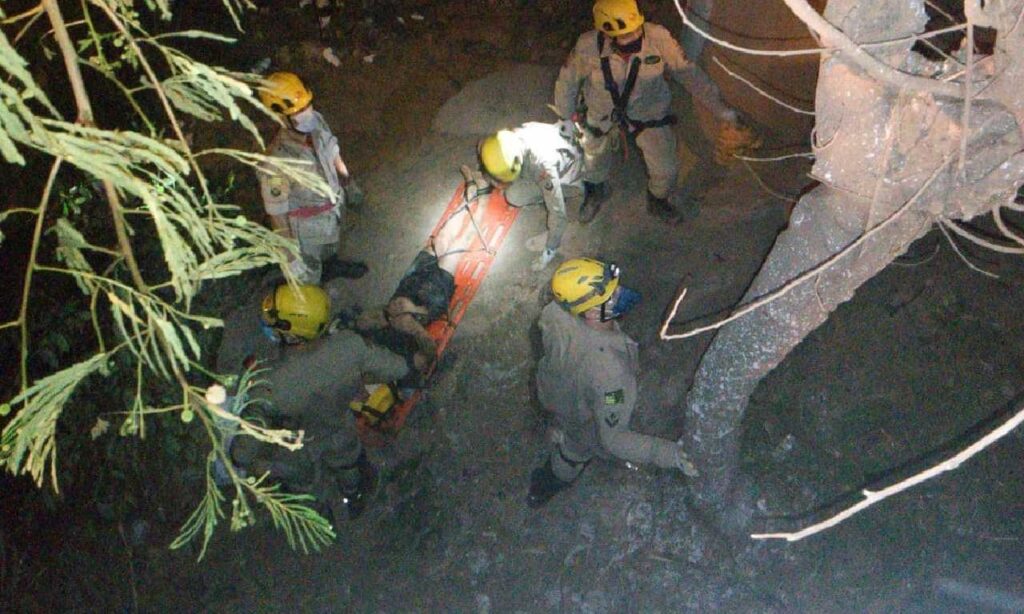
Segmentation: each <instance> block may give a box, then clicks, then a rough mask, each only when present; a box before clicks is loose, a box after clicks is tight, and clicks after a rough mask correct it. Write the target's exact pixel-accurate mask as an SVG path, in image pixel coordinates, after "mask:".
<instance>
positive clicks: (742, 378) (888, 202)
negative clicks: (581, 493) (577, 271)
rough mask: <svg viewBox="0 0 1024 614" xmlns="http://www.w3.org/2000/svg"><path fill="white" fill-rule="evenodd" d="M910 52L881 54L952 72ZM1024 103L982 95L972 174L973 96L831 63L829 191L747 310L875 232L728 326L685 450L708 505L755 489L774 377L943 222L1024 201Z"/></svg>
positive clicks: (781, 248) (863, 8)
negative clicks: (752, 466)
mask: <svg viewBox="0 0 1024 614" xmlns="http://www.w3.org/2000/svg"><path fill="white" fill-rule="evenodd" d="M1007 4H1013V5H1015V6H1017V7H1018V8H1019V5H1020V4H1021V3H1020V1H1019V0H1018V1H1016V2H1008V3H1007ZM825 17H826V18H827V19H828V20H829V21H830V22H831V23H832V24H834V25H836V26H838V27H839V29H840V30H841V31H842V32H844V33H846V35H847V36H850V37H851V38H853V40H854V41H855V42H858V43H864V42H869V41H880V40H892V39H897V38H901V37H908V36H912V35H913V34H915V33H918V32H920V31H921V30H922V28H923V26H924V23H925V13H924V7H923V2H922V0H890V1H888V2H884V3H877V2H867V1H857V0H831V1H830V2H829V3H828V8H827V10H826V12H825ZM1020 29H1024V28H1020ZM1001 38H1003V37H1001ZM1014 38H1019V37H1016V36H1014V37H1009V36H1008V37H1005V40H1006V41H1012V39H1014ZM910 45H911V43H910V42H908V43H907V44H906V45H902V46H899V45H893V46H891V47H886V48H882V50H881V51H880V50H879V49H877V48H875V49H874V50H873V51H872V53H873V55H874V56H875V58H877V59H879V60H881V61H883V62H885V63H886V64H888V65H889V66H891V67H893V68H896V69H898V70H900V71H902V72H904V73H908V74H917V75H918V76H921V75H926V76H933V75H935V74H938V71H940V70H941V69H942V67H941V66H939V65H935V64H932V63H929V62H927V61H926V60H924V59H923V58H921V57H920V56H918V55H917V54H914V53H912V52H911V51H910ZM997 53H1002V54H1003V55H1002V57H1001V59H1000V62H1001V63H1002V64H1003V65H1004V66H1008V68H1007V72H1008V73H1009V74H1015V71H1016V70H1017V67H1019V66H1021V65H1022V64H1024V62H1022V59H1024V58H1022V54H1021V46H1020V45H1019V44H1017V45H1016V46H1013V45H1010V46H1008V47H1007V46H1004V47H1003V49H1002V51H1000V50H999V49H997ZM1011 54H1012V55H1011ZM1018 83H1020V81H1018ZM999 93H1000V94H1003V92H1002V91H1000V92H999ZM1015 96H1016V100H1018V104H1017V105H1016V106H1014V105H1012V104H1006V101H1004V100H993V99H980V98H978V99H975V100H973V101H972V107H971V110H970V114H969V116H968V117H969V123H970V127H969V129H968V130H966V138H967V141H966V149H965V150H964V151H965V153H966V155H964V156H963V165H962V171H961V165H960V157H961V154H960V152H961V150H962V145H963V144H962V142H961V141H962V138H964V136H965V130H964V127H963V125H962V123H961V122H962V119H963V117H964V113H963V109H964V100H963V99H950V98H939V97H936V95H935V94H933V93H928V92H922V91H916V90H914V89H912V87H911V86H908V87H905V88H902V89H901V88H895V87H892V86H891V85H884V84H883V83H882V82H880V81H879V80H877V79H876V78H875V77H873V76H871V75H869V74H868V73H866V72H865V71H864V70H863V69H862V68H861V67H860V66H859V65H858V64H856V63H855V62H853V61H851V58H850V57H849V56H847V55H844V54H841V53H833V54H831V55H826V56H823V59H822V62H821V65H820V68H819V75H818V86H817V93H816V100H815V108H816V114H817V120H816V128H815V133H814V143H813V146H814V151H815V154H816V162H815V165H814V169H813V174H814V175H815V177H816V178H817V179H818V180H819V181H820V185H818V186H817V187H816V188H815V189H813V190H812V191H811V192H809V193H807V194H806V195H805V196H804V197H803V198H801V200H800V202H799V203H798V204H797V206H796V207H795V208H794V210H793V214H792V218H791V220H790V224H789V227H788V228H787V229H786V230H785V231H783V232H782V233H781V234H780V235H779V237H778V239H777V241H776V244H775V245H774V247H773V248H772V250H771V252H770V253H769V255H768V257H767V259H766V261H765V263H764V264H763V265H762V268H761V270H760V271H759V272H758V274H757V276H756V278H755V279H754V281H753V282H752V284H751V286H750V288H749V289H748V291H747V292H746V295H745V296H744V299H743V300H742V301H741V303H747V302H749V301H751V300H753V299H756V298H758V297H760V296H763V295H764V294H766V293H769V292H771V291H773V290H775V289H777V288H779V287H781V286H783V285H784V284H785V283H786V282H788V281H789V280H792V279H793V278H795V277H797V276H799V275H801V274H802V273H805V272H806V271H809V270H811V269H813V268H815V267H816V266H817V265H818V264H819V263H822V262H824V261H826V260H829V259H830V258H832V257H833V256H835V255H836V254H838V253H839V252H841V251H842V250H843V249H844V248H846V247H848V246H850V244H851V243H853V242H855V241H857V240H858V239H859V238H860V237H862V235H864V234H865V233H866V232H868V231H871V232H872V234H871V236H870V238H868V239H867V240H866V241H864V242H863V243H862V244H861V245H859V246H858V247H856V248H854V249H853V250H852V251H850V253H848V254H846V255H845V256H842V257H840V258H839V259H837V260H836V261H835V262H833V263H832V265H831V266H830V267H829V268H826V269H824V270H823V271H822V272H821V273H820V274H818V275H816V276H814V277H813V278H811V279H809V280H808V281H807V282H805V283H803V284H802V285H799V286H797V287H795V288H793V289H792V290H791V291H790V292H788V293H785V294H783V295H782V296H781V297H780V298H778V299H777V300H775V301H773V302H771V303H769V304H768V305H767V306H765V307H762V308H761V309H758V310H756V311H754V312H753V313H751V314H749V315H747V316H745V317H743V318H741V319H739V320H736V321H734V322H732V323H731V324H729V325H727V326H725V327H723V328H722V329H720V330H719V331H718V334H717V336H716V337H715V339H714V340H713V341H712V343H711V345H710V346H709V347H708V350H707V351H706V353H705V354H704V356H703V358H702V359H701V362H700V365H699V366H698V369H697V373H696V376H695V379H694V384H693V386H692V388H691V390H690V392H689V395H688V398H687V408H686V427H687V433H686V436H685V441H684V443H685V445H686V447H687V452H688V453H689V455H690V458H691V459H692V460H693V461H694V462H695V463H696V465H697V467H698V469H699V471H700V476H699V477H698V478H696V479H695V481H694V495H695V498H696V501H697V503H698V504H699V505H701V506H702V507H706V508H709V509H712V510H718V511H722V510H725V509H727V508H728V507H729V506H731V505H733V504H734V502H735V501H734V500H735V499H736V496H742V495H743V493H734V492H732V484H733V482H734V478H735V476H736V475H737V471H738V459H739V450H738V448H739V441H740V433H741V426H742V420H743V415H744V412H745V410H746V408H747V404H748V401H749V398H750V395H751V394H752V393H753V391H754V389H755V387H756V386H757V384H758V382H760V381H761V379H762V378H763V377H764V376H765V375H767V374H768V372H769V371H771V370H772V369H773V368H775V367H776V366H777V365H778V364H779V363H780V362H781V361H782V360H783V359H784V358H785V357H786V355H787V354H788V353H789V352H790V351H791V350H792V349H793V348H794V347H795V346H796V345H797V344H798V343H800V341H802V340H803V339H804V338H805V337H806V336H807V335H808V334H809V333H810V332H811V331H813V330H814V329H815V328H816V327H817V326H819V325H820V324H821V323H823V322H824V321H825V320H826V319H827V318H828V315H829V314H830V313H831V312H832V311H833V310H835V309H836V307H838V306H839V305H840V304H841V303H843V302H845V301H847V300H849V299H850V298H851V297H852V296H853V294H854V292H855V291H856V289H857V288H858V287H859V286H860V285H861V284H863V283H864V282H866V281H867V280H869V279H871V277H873V276H874V275H875V274H876V273H878V272H879V271H881V270H882V269H883V268H885V266H886V265H888V264H889V262H891V261H892V260H893V259H894V258H895V257H896V256H898V255H899V254H901V253H903V252H904V251H905V250H906V249H907V247H908V246H909V245H910V243H912V242H913V241H914V240H915V239H917V238H919V237H921V236H922V235H924V234H925V233H926V232H927V231H928V230H929V229H930V228H931V225H932V224H933V223H934V222H935V221H936V220H937V219H939V218H949V219H970V218H971V217H974V216H976V215H980V214H984V213H988V212H990V211H991V210H992V209H993V208H994V207H996V206H999V205H1001V204H1005V203H1008V202H1010V201H1012V199H1013V197H1014V195H1015V193H1016V189H1017V186H1018V185H1019V184H1020V183H1021V181H1022V177H1024V160H1022V156H1021V154H1020V153H1018V152H1019V151H1020V149H1021V138H1020V131H1019V129H1018V124H1017V122H1016V121H1015V118H1014V116H1015V115H1016V114H1017V112H1018V111H1017V109H1018V108H1019V106H1020V105H1019V100H1020V98H1021V97H1020V94H1019V93H1018V94H1016V95H1015ZM879 225H881V227H880V228H878V227H879ZM873 228H874V229H875V230H873V231H872V230H871V229H873Z"/></svg>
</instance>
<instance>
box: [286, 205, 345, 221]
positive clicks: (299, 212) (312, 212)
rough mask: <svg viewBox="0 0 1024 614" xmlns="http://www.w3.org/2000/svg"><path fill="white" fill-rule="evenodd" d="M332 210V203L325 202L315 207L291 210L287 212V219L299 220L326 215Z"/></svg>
mask: <svg viewBox="0 0 1024 614" xmlns="http://www.w3.org/2000/svg"><path fill="white" fill-rule="evenodd" d="M333 208H334V203H331V202H326V203H324V204H322V205H320V206H317V207H299V208H298V209H292V210H291V211H289V212H288V217H297V218H299V219H306V218H309V217H313V216H316V215H320V214H321V213H327V212H328V211H330V210H331V209H333Z"/></svg>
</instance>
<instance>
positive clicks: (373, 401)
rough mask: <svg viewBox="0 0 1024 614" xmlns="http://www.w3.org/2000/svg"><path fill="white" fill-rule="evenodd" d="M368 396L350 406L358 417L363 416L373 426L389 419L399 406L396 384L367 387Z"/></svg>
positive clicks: (351, 403)
mask: <svg viewBox="0 0 1024 614" xmlns="http://www.w3.org/2000/svg"><path fill="white" fill-rule="evenodd" d="M366 389H367V394H366V395H365V396H360V398H358V399H356V400H355V401H352V402H350V403H349V404H348V406H349V409H351V410H352V411H354V412H355V413H356V415H357V416H362V417H363V418H364V419H365V420H366V421H367V422H368V423H370V424H371V425H376V424H378V423H380V422H381V421H382V420H384V419H385V418H387V417H388V414H390V413H391V410H392V409H394V408H395V405H397V404H398V390H397V389H396V388H395V386H394V384H380V385H378V386H376V387H375V388H371V386H367V387H366Z"/></svg>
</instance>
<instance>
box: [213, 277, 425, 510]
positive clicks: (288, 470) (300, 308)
mask: <svg viewBox="0 0 1024 614" xmlns="http://www.w3.org/2000/svg"><path fill="white" fill-rule="evenodd" d="M260 318H261V322H262V325H263V327H264V329H265V331H266V332H267V333H268V334H270V335H271V336H272V337H274V338H275V339H277V340H279V341H280V343H281V344H282V345H283V347H282V348H281V349H282V351H281V352H280V354H279V356H278V358H276V359H274V360H271V361H269V362H268V363H266V364H265V365H261V366H262V367H265V368H267V369H268V371H267V372H265V373H261V374H260V375H259V380H260V383H259V384H258V385H257V386H255V387H254V388H253V390H252V394H253V396H254V397H256V398H258V399H263V400H264V401H266V403H254V404H253V407H254V408H257V409H258V410H259V411H261V412H262V413H263V414H265V415H264V416H263V417H264V418H266V419H268V420H270V421H272V422H277V423H282V422H283V423H284V424H285V425H286V426H288V428H291V429H293V430H296V431H299V430H301V431H303V439H302V441H303V446H302V447H301V448H299V449H298V450H295V451H291V450H288V449H285V448H283V447H281V446H277V445H273V444H268V443H264V442H260V441H258V440H256V439H254V438H252V437H245V436H238V437H235V438H234V440H233V442H232V446H231V456H232V459H233V460H234V461H235V463H237V464H238V465H240V466H241V467H243V468H245V469H246V470H247V471H248V472H249V474H250V475H254V476H261V475H263V474H265V473H268V472H269V474H270V475H271V477H272V478H273V479H275V480H278V481H280V482H282V483H284V485H285V486H286V487H288V488H289V489H290V490H294V491H300V492H309V493H311V494H313V495H314V496H315V497H316V498H317V500H318V501H319V502H320V504H321V509H323V511H325V512H328V513H331V514H332V515H333V516H334V517H335V518H337V516H338V514H339V512H340V511H341V510H346V511H347V515H348V517H349V518H355V517H357V516H358V515H359V514H361V513H362V511H363V509H364V508H365V505H366V498H367V496H368V495H369V494H370V493H371V492H372V489H373V486H374V482H375V473H376V472H375V470H374V468H373V466H372V465H371V464H370V462H369V461H368V460H367V458H366V453H365V451H364V450H363V446H362V444H361V443H360V441H359V437H358V435H357V431H356V425H355V419H354V418H353V416H352V413H351V411H350V410H349V409H348V403H349V401H350V400H351V399H353V398H354V397H355V396H356V395H357V393H358V392H359V390H360V389H361V388H362V385H363V383H364V381H365V382H376V383H385V382H392V381H395V380H398V379H400V378H402V377H403V376H405V374H406V373H407V367H406V361H405V359H404V358H402V357H400V356H398V355H397V354H393V353H391V352H389V351H387V350H385V349H383V348H380V347H377V346H374V345H372V344H368V343H366V342H365V341H364V340H363V338H362V337H360V336H359V335H357V334H355V333H354V332H352V331H350V330H347V329H341V330H338V331H330V330H329V329H330V327H329V322H330V299H329V297H328V295H327V293H326V292H324V290H322V289H321V288H319V287H317V286H309V285H305V286H298V287H297V288H295V287H292V286H288V285H283V284H282V285H280V286H278V287H276V288H274V289H273V290H272V291H271V292H269V293H268V294H267V295H266V297H264V299H263V302H262V306H261V310H260Z"/></svg>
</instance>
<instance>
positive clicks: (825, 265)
mask: <svg viewBox="0 0 1024 614" xmlns="http://www.w3.org/2000/svg"><path fill="white" fill-rule="evenodd" d="M952 160H953V155H952V154H950V155H947V156H946V159H945V161H943V163H942V164H941V165H939V167H938V168H936V169H935V170H934V171H932V174H931V176H930V177H928V180H927V181H925V182H924V184H923V185H922V186H921V187H920V188H918V190H917V192H915V193H914V195H913V196H911V197H910V198H909V199H908V200H907V202H905V203H903V204H902V205H900V207H899V208H898V209H896V211H894V212H893V213H892V215H890V216H889V217H887V218H886V219H884V220H882V222H880V223H879V224H878V225H877V226H875V227H873V228H871V230H868V231H867V232H865V233H864V234H862V235H860V236H859V237H857V239H856V240H855V241H853V242H852V243H850V244H849V245H847V246H846V247H845V248H843V249H842V250H840V251H838V252H836V253H835V254H833V255H832V256H830V257H829V258H826V259H825V260H823V261H821V262H820V263H818V265H817V266H815V267H813V268H811V269H808V270H807V271H805V272H803V273H801V274H800V275H798V276H796V277H794V278H793V279H791V280H789V281H788V282H786V283H785V284H783V285H782V286H780V287H778V288H776V289H775V290H772V291H771V292H769V293H767V294H764V295H762V296H760V297H758V298H757V299H755V300H753V301H751V302H750V303H747V304H746V305H744V306H743V307H741V308H739V309H737V310H736V311H735V312H733V313H732V314H730V315H729V316H728V317H726V318H724V319H722V320H719V321H718V322H715V323H713V324H708V325H707V326H700V327H698V328H695V329H693V330H690V331H687V332H685V333H679V334H677V335H669V334H667V331H668V327H669V326H670V325H671V324H672V320H674V319H675V317H676V312H677V311H678V310H679V304H680V303H681V302H682V300H683V297H684V296H686V289H683V292H682V293H681V294H680V295H679V296H678V297H677V298H676V301H675V304H673V305H672V311H671V312H670V313H669V316H668V318H667V319H666V320H665V321H664V322H663V323H662V326H661V331H660V332H659V337H660V338H661V339H663V340H665V341H672V340H674V339H688V338H690V337H694V336H696V335H699V334H701V333H706V332H708V331H712V330H718V329H719V328H722V327H723V326H725V325H726V324H728V323H730V322H733V321H736V320H738V319H740V318H742V317H743V316H745V315H747V314H748V313H750V312H752V311H754V310H755V309H759V308H761V307H763V306H765V305H767V304H768V303H771V302H772V301H774V300H776V299H778V298H780V297H782V296H784V295H786V294H788V293H789V292H790V291H792V290H793V289H794V288H796V287H798V286H800V285H801V284H803V283H804V282H805V281H807V280H808V279H811V278H812V277H815V276H816V275H820V274H821V273H823V272H825V271H826V270H828V269H829V268H831V267H832V266H833V265H834V264H836V263H837V262H839V260H841V259H842V258H843V257H845V256H846V255H848V254H849V253H851V252H852V251H853V250H855V249H857V248H858V247H860V246H861V245H863V244H864V243H865V242H867V240H868V239H870V238H871V237H873V236H874V235H876V234H878V233H879V232H881V231H882V230H883V229H884V228H886V227H887V226H889V225H890V224H891V223H893V222H894V221H895V220H897V219H899V218H900V217H901V216H902V215H903V214H904V213H906V212H907V211H908V210H909V209H910V206H911V205H913V204H914V203H915V202H917V199H919V198H920V197H921V195H922V194H924V192H925V191H926V190H927V189H928V188H929V187H931V184H932V183H933V182H934V181H935V179H936V178H937V177H938V176H939V174H940V173H941V172H942V171H943V170H945V169H946V167H948V166H949V163H950V162H951V161H952Z"/></svg>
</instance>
